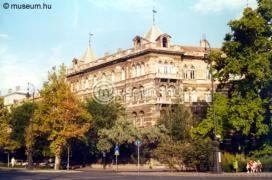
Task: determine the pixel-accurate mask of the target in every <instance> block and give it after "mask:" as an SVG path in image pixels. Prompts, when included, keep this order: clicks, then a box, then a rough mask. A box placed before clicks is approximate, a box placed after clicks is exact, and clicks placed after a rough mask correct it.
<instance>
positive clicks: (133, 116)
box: [132, 112, 137, 126]
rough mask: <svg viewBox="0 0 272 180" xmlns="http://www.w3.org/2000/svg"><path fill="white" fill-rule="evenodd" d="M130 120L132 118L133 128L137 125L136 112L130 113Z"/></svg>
mask: <svg viewBox="0 0 272 180" xmlns="http://www.w3.org/2000/svg"><path fill="white" fill-rule="evenodd" d="M132 118H133V124H134V126H136V125H137V113H136V112H132Z"/></svg>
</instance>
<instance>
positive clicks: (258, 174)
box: [120, 172, 272, 178]
mask: <svg viewBox="0 0 272 180" xmlns="http://www.w3.org/2000/svg"><path fill="white" fill-rule="evenodd" d="M139 173H140V175H141V176H197V177H271V178H272V173H270V172H263V173H246V172H239V173H220V174H214V173H210V172H139ZM120 174H124V175H138V172H120Z"/></svg>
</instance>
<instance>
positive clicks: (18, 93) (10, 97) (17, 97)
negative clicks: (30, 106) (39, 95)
mask: <svg viewBox="0 0 272 180" xmlns="http://www.w3.org/2000/svg"><path fill="white" fill-rule="evenodd" d="M26 95H27V93H26V92H24V91H22V90H21V89H20V86H16V88H15V90H12V89H9V90H8V93H7V94H6V95H4V96H3V98H4V106H7V107H10V106H12V105H15V104H18V103H21V102H22V101H23V100H24V99H26Z"/></svg>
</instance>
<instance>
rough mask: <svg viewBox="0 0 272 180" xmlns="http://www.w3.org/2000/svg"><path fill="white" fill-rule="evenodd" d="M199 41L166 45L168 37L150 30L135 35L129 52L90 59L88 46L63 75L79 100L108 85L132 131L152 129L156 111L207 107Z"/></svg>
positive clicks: (206, 83)
mask: <svg viewBox="0 0 272 180" xmlns="http://www.w3.org/2000/svg"><path fill="white" fill-rule="evenodd" d="M203 42H205V41H202V42H201V43H200V46H199V47H190V46H180V45H175V44H172V43H171V36H170V35H168V34H166V33H163V32H161V31H160V29H159V28H158V26H155V25H153V26H152V27H151V28H150V29H149V30H148V31H147V33H146V35H145V36H143V37H141V36H136V37H135V38H134V39H133V47H132V48H130V49H125V50H122V49H119V50H118V51H117V52H116V53H114V54H105V56H104V57H101V58H96V57H95V55H94V53H93V51H92V49H91V47H90V46H89V47H88V48H87V50H86V52H85V54H84V56H83V57H82V58H79V59H76V58H75V59H73V67H72V68H70V69H68V70H67V79H68V81H69V83H70V84H71V88H72V90H73V91H74V92H76V94H77V95H78V97H79V98H81V99H82V100H83V99H85V98H87V97H90V96H93V93H94V92H93V91H94V88H93V87H94V85H95V84H97V82H100V81H103V80H108V81H111V82H112V83H113V85H114V87H115V91H114V95H115V99H117V100H120V101H121V102H122V103H123V104H124V106H125V107H126V110H127V117H128V119H130V120H132V121H133V123H134V124H135V125H136V126H140V127H141V126H149V125H154V124H155V122H156V121H157V120H158V118H159V117H160V115H161V111H162V110H163V109H164V108H165V107H167V106H169V105H170V104H174V103H177V102H181V103H185V104H187V105H190V106H192V107H193V109H194V112H195V113H197V111H198V108H199V107H200V108H201V106H202V105H203V104H207V103H209V102H211V79H210V73H209V65H208V64H207V63H206V62H205V61H204V54H205V53H207V51H206V50H205V48H204V47H203V46H205V44H203Z"/></svg>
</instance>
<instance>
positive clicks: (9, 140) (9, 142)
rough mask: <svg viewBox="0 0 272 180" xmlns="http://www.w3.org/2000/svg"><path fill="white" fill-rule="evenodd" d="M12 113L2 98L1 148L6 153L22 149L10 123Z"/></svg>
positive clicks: (0, 116)
mask: <svg viewBox="0 0 272 180" xmlns="http://www.w3.org/2000/svg"><path fill="white" fill-rule="evenodd" d="M9 119H10V113H9V111H8V109H7V108H6V107H4V99H3V98H2V97H0V148H1V149H3V150H4V151H5V152H7V153H8V159H9V153H10V152H14V151H15V150H16V149H18V148H19V147H20V144H19V142H18V141H17V140H16V139H15V138H14V136H13V135H14V134H15V133H14V132H15V131H14V129H12V126H11V124H10V122H9Z"/></svg>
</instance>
